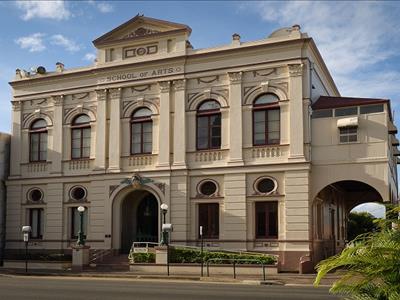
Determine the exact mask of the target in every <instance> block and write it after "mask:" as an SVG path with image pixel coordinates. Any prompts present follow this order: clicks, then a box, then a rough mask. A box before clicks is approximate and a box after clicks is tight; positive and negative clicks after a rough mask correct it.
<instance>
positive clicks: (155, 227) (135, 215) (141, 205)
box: [110, 183, 164, 253]
mask: <svg viewBox="0 0 400 300" xmlns="http://www.w3.org/2000/svg"><path fill="white" fill-rule="evenodd" d="M110 199H111V201H112V220H111V222H112V236H111V237H112V242H111V247H112V248H113V249H115V250H118V251H120V252H121V253H127V252H129V249H130V246H131V244H132V242H134V241H141V242H159V240H160V232H161V224H162V221H161V214H160V205H161V203H163V202H164V195H163V193H162V192H161V190H160V189H159V188H158V187H157V186H156V185H155V184H152V183H147V184H144V185H139V186H137V185H132V184H123V185H121V186H119V187H118V188H117V189H116V190H114V191H113V192H112V194H111V195H110Z"/></svg>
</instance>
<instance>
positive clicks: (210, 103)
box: [197, 100, 221, 150]
mask: <svg viewBox="0 0 400 300" xmlns="http://www.w3.org/2000/svg"><path fill="white" fill-rule="evenodd" d="M220 107H221V106H220V105H219V103H218V102H217V101H215V100H206V101H204V102H203V103H201V104H200V106H199V107H198V108H197V149H198V150H205V149H219V148H221V111H220Z"/></svg>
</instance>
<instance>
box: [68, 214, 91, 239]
mask: <svg viewBox="0 0 400 300" xmlns="http://www.w3.org/2000/svg"><path fill="white" fill-rule="evenodd" d="M70 212H71V213H70V216H71V220H70V226H71V227H70V237H71V239H77V238H78V233H79V226H80V221H81V219H80V214H79V211H78V207H71V208H70ZM87 216H88V209H87V207H85V211H84V212H83V233H84V235H85V238H86V235H87V231H86V230H87V219H88V217H87Z"/></svg>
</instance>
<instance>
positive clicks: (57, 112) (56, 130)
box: [50, 95, 64, 175]
mask: <svg viewBox="0 0 400 300" xmlns="http://www.w3.org/2000/svg"><path fill="white" fill-rule="evenodd" d="M52 99H53V104H54V118H53V130H52V138H53V139H52V140H53V143H52V148H51V152H50V160H51V172H52V173H54V174H58V175H61V174H62V151H63V100H64V96H62V95H60V96H53V97H52Z"/></svg>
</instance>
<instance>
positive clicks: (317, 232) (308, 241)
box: [7, 16, 397, 270]
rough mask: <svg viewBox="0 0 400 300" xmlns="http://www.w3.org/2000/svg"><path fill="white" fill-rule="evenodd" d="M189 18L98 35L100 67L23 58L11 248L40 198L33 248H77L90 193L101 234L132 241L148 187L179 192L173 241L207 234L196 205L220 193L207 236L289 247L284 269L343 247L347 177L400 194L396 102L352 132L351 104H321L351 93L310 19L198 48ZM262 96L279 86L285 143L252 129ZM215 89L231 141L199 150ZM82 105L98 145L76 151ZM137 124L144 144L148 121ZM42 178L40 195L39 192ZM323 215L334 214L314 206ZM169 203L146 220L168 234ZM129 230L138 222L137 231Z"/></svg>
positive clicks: (385, 196)
mask: <svg viewBox="0 0 400 300" xmlns="http://www.w3.org/2000/svg"><path fill="white" fill-rule="evenodd" d="M190 31H191V30H190V28H189V27H187V26H186V25H182V24H176V23H171V22H166V21H160V20H155V19H151V18H147V17H143V16H136V17H135V18H133V19H132V20H130V21H128V22H126V23H124V24H122V25H121V26H120V27H118V28H116V29H114V30H112V31H110V32H109V33H107V34H105V35H104V36H102V37H100V38H99V39H97V40H95V41H94V44H95V46H96V48H97V50H98V56H97V61H96V62H95V64H94V65H93V66H89V67H84V68H78V69H67V68H64V66H63V65H62V64H60V63H59V64H57V70H56V71H54V72H47V73H45V74H35V75H34V74H27V73H26V72H24V71H20V70H17V74H16V78H15V80H13V81H12V82H11V83H10V84H11V86H12V88H13V100H12V106H13V110H12V121H13V124H12V125H13V126H12V138H11V170H10V177H9V180H8V181H7V193H8V199H7V249H8V251H10V252H12V251H17V250H18V249H21V248H22V247H23V243H22V242H21V233H20V230H21V226H22V225H25V224H28V223H29V222H31V221H32V218H33V219H35V221H37V218H38V217H37V215H36V214H38V212H37V211H35V209H38V210H41V212H40V214H41V215H40V218H39V221H38V222H39V223H40V226H39V227H40V231H41V232H40V234H38V236H37V238H36V239H33V240H32V242H31V244H32V245H31V248H32V249H36V250H37V251H68V249H70V244H71V242H73V240H74V239H73V232H71V231H73V230H74V229H73V226H72V224H71V223H73V222H74V221H73V220H74V217H73V216H72V215H71V214H73V210H74V209H75V208H76V207H77V206H78V205H80V204H82V203H83V205H85V206H86V207H87V214H88V215H87V221H86V222H87V224H86V229H87V239H88V244H90V246H91V247H92V249H114V250H116V251H121V250H122V249H123V248H124V247H126V246H127V245H128V246H129V244H130V243H131V242H132V241H133V240H135V239H138V237H139V234H142V233H143V231H146V230H147V229H145V228H144V227H143V224H142V223H140V222H139V223H140V224H139V223H138V222H137V220H139V219H140V218H142V216H139V214H138V212H140V209H139V207H140V205H139V202H138V201H139V200H140V199H145V197H147V196H148V195H152V197H153V200H151V201H156V202H154V203H156V204H157V207H159V205H160V204H162V203H166V204H168V206H169V211H168V213H167V215H166V217H167V222H170V223H172V224H173V226H174V231H173V232H172V236H171V242H172V243H180V244H189V245H197V244H198V241H199V236H198V226H199V218H200V212H199V207H200V205H201V204H204V203H214V204H218V206H217V207H218V216H217V217H215V216H214V217H208V218H209V219H212V218H214V219H215V218H217V221H218V230H216V231H215V232H217V236H213V237H212V238H210V239H208V240H207V243H208V245H209V246H211V247H220V248H225V249H240V250H248V251H260V252H268V253H275V254H279V257H280V258H279V260H280V266H281V269H282V270H298V266H299V261H300V259H301V257H303V259H304V256H306V255H310V256H311V258H312V259H313V261H316V260H318V259H320V258H321V257H323V256H324V255H326V253H328V252H329V251H331V250H332V245H331V244H332V241H333V243H334V244H335V246H333V250H334V251H336V249H338V248H340V247H342V246H343V244H344V240H345V235H344V234H343V232H345V231H344V230H345V223H346V222H345V218H346V214H347V212H348V211H349V209H351V207H350V206H351V205H350V204H349V203H350V202H349V203H347V204H346V195H345V194H346V189H345V188H343V186H338V187H335V186H334V184H335V183H336V182H341V181H357V182H361V183H365V184H367V185H368V187H369V188H371V190H373V191H375V190H376V191H377V192H378V194H379V196H380V197H379V199H378V197H375V198H374V197H373V196H371V197H372V198H371V199H370V200H371V201H392V200H395V199H396V200H397V173H396V164H397V159H396V158H395V157H394V156H393V155H397V148H396V147H394V146H392V144H395V145H396V143H395V142H394V140H395V138H394V135H391V134H389V133H388V132H389V131H390V132H392V133H394V131H393V130H394V129H393V126H394V125H393V123H392V122H393V120H392V118H391V113H390V103H389V102H388V101H386V102H384V103H383V102H382V107H383V108H382V110H381V111H379V112H375V113H368V114H362V113H361V111H360V110H359V112H358V114H357V115H358V117H357V120H358V123H357V128H358V139H357V141H356V143H346V144H343V143H340V141H339V140H338V138H339V131H338V127H337V122H338V119H343V118H347V117H335V116H334V115H332V116H331V117H326V118H312V117H311V113H312V111H313V108H312V105H313V103H317V102H318V101H319V98H320V96H321V95H325V96H332V97H337V98H340V94H339V92H338V90H337V88H336V86H335V84H334V82H333V80H332V78H331V76H330V74H329V71H328V70H327V68H326V66H325V64H324V62H323V60H322V57H321V56H320V54H319V52H318V49H317V48H316V45H315V44H314V42H313V40H312V39H311V38H309V37H308V36H307V34H305V33H302V32H301V31H300V28H299V27H298V26H293V27H291V28H284V29H280V30H277V31H276V32H274V33H273V34H271V35H270V36H269V37H267V38H265V39H263V40H260V41H254V42H245V43H243V42H241V41H240V37H239V36H238V35H234V36H233V39H232V43H231V44H230V45H225V46H221V47H215V48H208V49H198V50H197V49H193V48H192V47H191V45H190V43H189V42H188V39H189V35H190ZM262 95H274V96H275V97H277V99H278V101H277V103H276V104H275V109H278V111H279V119H278V120H279V141H278V143H271V144H268V143H264V144H263V145H255V144H254V140H253V139H254V134H253V131H254V128H253V127H254V126H253V125H254V124H253V118H254V111H255V104H254V103H255V102H254V101H256V99H258V98H259V97H260V96H262ZM209 99H212V100H213V101H216V102H217V103H218V105H219V113H220V116H221V124H220V128H221V129H220V132H221V134H220V138H219V145H217V147H209V148H208V149H199V148H201V147H199V145H198V143H199V141H198V139H199V138H200V137H199V136H198V132H200V131H198V128H197V126H198V124H197V123H198V122H199V121H198V115H199V106H200V105H201V104H202V103H204V101H206V100H209ZM332 101H333V102H334V100H332ZM380 103H381V102H379V103H378V104H380ZM361 106H364V103H361V104H359V105H358V106H357V107H361ZM141 108H148V109H149V110H150V111H151V116H149V117H147V119H146V122H150V124H151V130H150V131H149V132H150V133H149V132H147V134H149V135H151V142H150V144H151V151H150V152H149V151H147V152H146V151H141V153H134V152H135V150H132V149H133V148H134V147H136V146H135V142H132V139H131V136H132V135H134V134H135V133H132V130H135V129H132V128H134V127H133V125H132V124H133V123H134V122H136V121H135V120H133V119H132V118H133V117H132V116H133V115H134V114H135V112H137V111H138V109H139V110H140V109H141ZM316 110H318V109H316ZM81 115H85V116H87V117H88V118H89V119H90V122H89V124H86V123H85V124H86V125H85V126H86V127H85V128H89V129H88V130H87V131H85V132H86V133H82V134H83V135H82V136H81V137H79V138H82V137H83V139H84V138H85V136H84V135H85V134H86V137H87V136H89V138H88V139H87V140H86V142H85V143H86V144H85V147H86V148H85V149H83V148H84V147H83V146H82V145H81V147H80V151H81V152H80V154H82V153H83V152H84V151H89V152H88V153H89V155H83V156H82V155H81V156H80V157H78V159H76V157H75V159H73V158H72V157H73V156H74V155H75V154H74V153H75V152H74V151H78V152H79V150H76V149H75V148H74V147H75V146H74V145H72V143H74V142H73V140H74V139H75V136H72V135H73V133H72V132H73V130H74V128H82V126H81V127H79V126H78V127H77V125H76V123H74V122H76V120H77V119H76V118H77V117H78V116H81ZM39 119H43V120H45V124H46V126H45V128H44V129H43V128H41V129H40V130H42V132H44V131H46V134H47V138H46V140H45V142H44V143H45V144H46V149H47V150H46V151H47V152H46V153H45V154H43V155H44V159H35V157H36V156H35V157H34V159H32V155H33V154H32V151H33V150H32V149H33V148H32V147H35V146H32V143H35V142H32V141H33V140H32V137H31V135H32V134H33V133H34V131H35V130H34V129H35V128H34V124H35V122H36V121H37V120H39ZM140 124H141V123H140ZM143 126H144V125H143ZM141 128H142V127H141ZM40 130H39V131H38V132H40ZM140 130H143V129H140ZM76 132H78V131H76ZM79 132H80V131H79ZM82 132H83V131H82ZM88 132H90V134H89V133H88ZM141 133H142V136H141V143H142V144H140V145H142V147H144V146H143V139H144V136H145V135H146V132H144V131H141ZM210 134H211V135H212V134H213V133H210ZM271 135H272V133H271ZM42 142H43V139H42ZM80 142H81V143H84V141H82V140H80ZM39 144H40V139H39ZM150 144H149V145H150ZM34 145H36V144H34ZM38 147H39V148H38V149H40V150H38V151H39V152H40V151H42V152H43V153H44V151H45V150H44V148H43V149H42V148H40V147H41V146H38ZM74 149H75V150H74ZM132 151H133V152H132ZM72 152H74V153H72ZM35 153H36V152H35ZM34 155H39V156H38V157H40V158H41V156H40V155H41V154H37V153H36V154H34ZM78 156H79V155H78ZM263 178H270V179H271V180H272V181H271V182H273V183H274V187H273V188H272V189H271V191H269V192H260V191H259V190H258V188H257V183H258V182H259V181H260V179H263ZM205 181H212V182H213V183H214V186H215V188H216V190H215V191H213V192H212V193H211V194H210V195H208V196H207V195H204V194H202V192H201V190H199V189H200V187H201V184H202V183H203V182H205ZM199 184H200V185H199ZM350 185H351V184H350ZM76 186H79V187H82V188H83V191H84V194H82V195H81V196H82V197H81V198H79V199H80V200H79V201H78V200H76V197H74V196H73V192H72V191H73V190H74V187H76ZM326 187H331V188H336V190H337V193H338V196H337V202H335V201H336V200H335V201H334V200H332V199H330V198H331V197H332V195H333V194H334V193H328V194H329V195H328V196H326V197H325V198H324V196H323V195H322V194H321V191H323V190H324V189H325V188H326ZM37 189H38V190H39V191H40V192H41V196H40V197H39V196H38V195H36V196H35V195H33V194H32V193H33V192H32V191H34V190H37ZM390 194H392V195H393V196H391V195H390ZM33 196H35V197H36V198H32V197H33ZM127 199H128V200H127ZM154 199H155V200H154ZM335 199H336V198H335ZM324 200H325V201H324ZM146 201H147V200H146ZM149 201H150V200H149ZM351 201H353V202H351V203H353V204H354V203H356V202H357V200H354V199H352V200H351ZM261 202H263V203H266V202H271V203H272V202H273V203H276V205H277V208H276V213H277V222H278V224H277V227H278V229H277V234H276V236H274V237H273V238H259V237H257V235H260V234H259V232H262V230H263V229H262V228H261V229H258V228H256V222H260V221H256V219H257V220H260V218H264V215H262V216H261V217H260V216H258V217H257V216H256V206H257V203H261ZM328 202H329V203H328ZM135 203H136V204H135ZM154 203H153V204H154ZM153 204H151V205H153ZM147 207H149V206H147ZM146 209H147V208H146ZM274 209H275V208H274ZM32 210H33V211H34V212H33V214H34V216H33V217H32ZM210 211H211V210H210ZM332 211H333V217H332V218H331V217H330V215H329V214H331V215H332ZM211 214H212V213H211ZM324 214H325V219H324V218H323V216H322V217H321V216H317V215H324ZM161 217H162V216H161V214H160V212H159V210H158V209H156V218H155V219H153V221H154V222H155V223H154V222H153V224H150V225H149V226H150V227H151V228H153V229H152V230H153V231H152V232H153V233H152V234H153V235H154V234H155V235H156V236H157V239H158V237H159V231H160V226H161V222H162V219H161ZM266 218H267V219H268V220H269V218H270V217H268V216H267V217H266ZM271 218H272V215H271ZM209 219H207V220H209ZM135 220H136V221H135ZM140 220H141V219H140ZM263 220H264V219H263ZM332 220H333V223H332V224H330V223H329V222H330V221H332ZM143 222H147V221H143ZM257 224H258V223H257ZM329 224H330V225H329ZM260 226H261V225H260ZM267 227H268V226H267ZM317 227H318V228H322V229H317ZM131 230H132V231H135V233H134V234H133V237H132V235H131V236H129V237H127V236H128V235H130V231H131ZM258 230H259V231H258ZM146 232H147V231H146ZM154 232H155V233H154ZM215 232H214V233H215ZM147 233H149V232H147ZM327 249H328V250H329V251H328V252H327ZM324 253H325V254H324Z"/></svg>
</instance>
